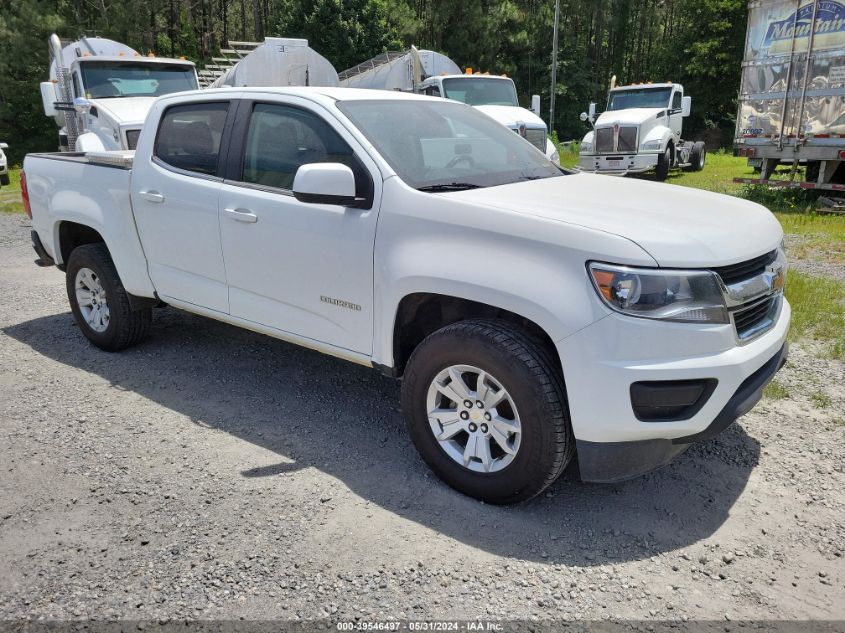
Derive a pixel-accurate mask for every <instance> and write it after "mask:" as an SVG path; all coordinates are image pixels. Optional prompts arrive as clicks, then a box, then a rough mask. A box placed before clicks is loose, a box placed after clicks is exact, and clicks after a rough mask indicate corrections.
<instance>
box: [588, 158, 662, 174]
mask: <svg viewBox="0 0 845 633" xmlns="http://www.w3.org/2000/svg"><path fill="white" fill-rule="evenodd" d="M657 157H658V154H609V155H605V154H592V155H591V154H582V155H580V156H579V157H578V169H580V170H581V171H589V172H592V173H597V174H607V175H610V176H624V175H626V174H636V173H641V172H644V171H648V170H649V169H654V168H655V167H657Z"/></svg>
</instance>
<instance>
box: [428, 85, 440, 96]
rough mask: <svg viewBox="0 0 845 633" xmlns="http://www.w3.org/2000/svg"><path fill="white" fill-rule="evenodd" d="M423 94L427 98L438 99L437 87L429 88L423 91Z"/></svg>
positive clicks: (438, 91) (438, 89) (438, 90)
mask: <svg viewBox="0 0 845 633" xmlns="http://www.w3.org/2000/svg"><path fill="white" fill-rule="evenodd" d="M425 94H427V95H428V96H429V97H439V96H440V88H439V87H438V86H429V87H428V88H426V89H425Z"/></svg>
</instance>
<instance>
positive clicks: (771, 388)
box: [763, 380, 789, 400]
mask: <svg viewBox="0 0 845 633" xmlns="http://www.w3.org/2000/svg"><path fill="white" fill-rule="evenodd" d="M763 394H764V395H765V396H766V397H767V398H769V399H771V400H783V399H784V398H788V397H789V390H788V389H787V388H786V387H784V386H783V385H782V384H780V383H779V382H778V381H777V380H773V381H772V382H770V383H769V384H768V385H766V389H765V390H764V391H763Z"/></svg>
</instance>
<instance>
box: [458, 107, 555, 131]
mask: <svg viewBox="0 0 845 633" xmlns="http://www.w3.org/2000/svg"><path fill="white" fill-rule="evenodd" d="M473 107H474V108H475V109H476V110H481V111H482V112H483V113H484V114H486V115H487V116H489V117H491V118H493V119H495V120H496V121H498V122H499V123H501V124H502V125H504V126H505V127H510V128H516V127H519V125H520V124H521V123H524V124H525V125H526V126H528V127H533V128H537V127H543V128H545V127H546V124H545V122H544V121H543V119H541V118H540V117H538V116H537V115H536V114H534V113H533V112H531V110H526V109H525V108H519V107H517V106H500V105H480V106H473Z"/></svg>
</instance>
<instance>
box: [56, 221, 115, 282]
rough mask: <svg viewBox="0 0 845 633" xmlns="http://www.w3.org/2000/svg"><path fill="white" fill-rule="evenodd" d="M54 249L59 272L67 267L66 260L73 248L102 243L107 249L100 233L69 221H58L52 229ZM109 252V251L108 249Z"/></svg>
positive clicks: (90, 227)
mask: <svg viewBox="0 0 845 633" xmlns="http://www.w3.org/2000/svg"><path fill="white" fill-rule="evenodd" d="M54 235H55V244H56V246H57V248H56V253H55V254H56V255H57V257H56V263H57V265H58V267H59V268H60V269H61V270H64V269H65V267H66V266H67V261H68V258H69V257H70V254H71V253H72V252H73V250H74V249H75V248H78V247H79V246H82V245H84V244H96V243H100V242H102V243H103V244H105V245H106V248H107V249H108V244H106V240H105V238H104V237H103V235H102V232H101V231H100V230H98V229H95V228H94V227H92V226H89V225H87V224H81V223H79V222H74V221H71V220H59V221H58V222H56V226H55V229H54ZM109 252H111V249H109Z"/></svg>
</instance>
